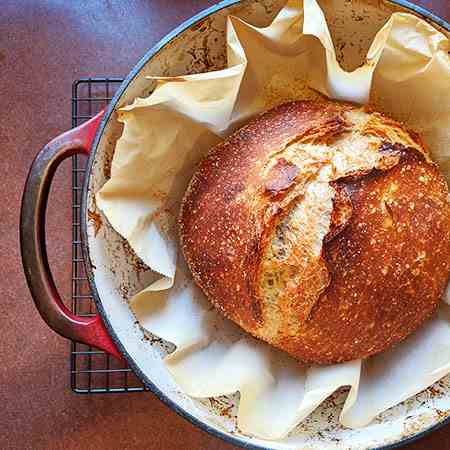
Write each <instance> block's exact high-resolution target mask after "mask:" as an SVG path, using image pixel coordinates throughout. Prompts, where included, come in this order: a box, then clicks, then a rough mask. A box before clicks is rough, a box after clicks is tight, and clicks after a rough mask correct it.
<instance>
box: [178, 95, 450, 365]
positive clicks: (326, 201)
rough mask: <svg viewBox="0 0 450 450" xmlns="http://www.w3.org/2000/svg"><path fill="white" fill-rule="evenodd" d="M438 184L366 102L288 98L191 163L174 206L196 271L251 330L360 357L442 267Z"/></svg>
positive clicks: (395, 337) (285, 345) (414, 303)
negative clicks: (195, 165) (181, 197)
mask: <svg viewBox="0 0 450 450" xmlns="http://www.w3.org/2000/svg"><path fill="white" fill-rule="evenodd" d="M447 195H448V193H447V187H446V184H445V181H444V180H443V178H442V176H441V174H440V173H439V170H438V169H437V167H436V166H435V165H434V164H433V163H432V162H431V161H430V159H429V156H428V154H427V152H426V150H425V149H424V146H423V145H422V143H421V142H420V139H418V137H417V135H415V134H413V133H409V132H407V131H406V130H404V129H403V128H402V127H401V126H400V124H398V123H397V122H395V121H393V120H391V119H389V118H386V117H384V116H382V115H381V114H378V113H376V112H368V111H364V110H363V109H361V108H356V107H354V106H351V105H348V104H343V103H337V102H323V103H319V102H293V103H288V104H284V105H281V106H279V107H277V108H275V109H273V110H271V111H268V112H266V113H264V114H263V115H261V116H259V117H257V118H256V119H254V120H253V121H251V122H250V123H249V124H248V125H247V126H245V127H243V128H241V129H240V130H238V131H237V132H236V133H235V134H233V135H232V136H231V137H230V138H229V139H227V140H226V141H224V142H222V143H220V144H219V145H217V146H216V147H215V148H214V149H212V151H211V152H210V154H209V155H208V156H207V157H206V158H205V159H204V160H203V161H202V162H201V163H200V165H199V168H198V170H197V172H196V173H195V175H194V177H193V178H192V180H191V183H190V185H189V188H188V190H187V192H186V195H185V198H184V201H183V204H182V208H181V213H180V239H181V244H182V249H183V252H184V255H185V257H186V260H187V263H188V265H189V267H190V269H191V272H192V274H193V276H194V279H195V280H196V282H197V283H198V284H199V285H200V287H201V288H202V289H203V291H204V292H205V294H206V295H207V297H208V298H209V299H210V301H211V302H212V303H213V304H214V306H215V307H216V308H218V309H219V310H220V311H222V312H223V313H224V314H225V315H226V316H227V317H229V318H230V319H232V320H233V321H235V322H236V323H238V324H239V325H240V326H241V327H242V328H243V329H245V330H246V331H248V332H250V333H251V334H253V335H254V336H256V337H259V338H261V339H264V340H266V341H267V342H269V343H271V344H272V345H275V346H277V347H279V348H281V349H283V350H285V351H287V352H289V353H290V354H291V355H293V356H295V357H297V358H299V359H301V360H304V361H310V362H315V363H332V362H338V361H345V360H350V359H355V358H361V357H366V356H369V355H371V354H374V353H377V352H380V351H382V350H384V349H385V348H387V347H388V346H390V345H392V344H394V343H395V342H398V341H399V340H401V339H403V338H404V337H406V336H407V335H408V334H410V333H411V332H412V331H414V329H416V328H417V326H418V325H420V323H421V322H422V321H423V320H424V319H425V318H426V317H427V316H429V315H430V314H431V312H432V311H433V310H434V309H435V308H436V305H437V303H438V301H439V299H440V297H441V295H442V292H443V290H444V288H445V286H446V283H447V280H448V274H449V270H450V263H449V261H450V206H449V202H448V199H447Z"/></svg>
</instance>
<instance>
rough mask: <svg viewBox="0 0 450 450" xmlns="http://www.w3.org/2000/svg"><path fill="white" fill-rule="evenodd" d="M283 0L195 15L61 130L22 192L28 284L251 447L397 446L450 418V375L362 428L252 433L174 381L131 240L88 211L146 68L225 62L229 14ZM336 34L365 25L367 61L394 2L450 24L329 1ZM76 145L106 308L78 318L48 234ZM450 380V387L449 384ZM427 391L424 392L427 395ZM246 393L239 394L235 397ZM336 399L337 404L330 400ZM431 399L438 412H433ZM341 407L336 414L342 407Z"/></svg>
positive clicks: (89, 264) (311, 426)
mask: <svg viewBox="0 0 450 450" xmlns="http://www.w3.org/2000/svg"><path fill="white" fill-rule="evenodd" d="M283 3H284V2H283V1H282V0H264V1H257V0H245V1H238V0H225V1H222V2H221V3H219V4H217V5H216V6H213V7H211V8H209V9H207V10H205V11H203V12H201V13H200V14H198V15H196V16H195V17H193V18H191V19H189V20H188V21H186V22H185V23H183V24H182V25H180V26H179V27H178V28H176V29H175V30H174V31H172V32H171V33H170V34H169V35H167V36H166V37H165V38H164V39H163V40H162V41H160V42H159V43H158V44H157V45H156V46H155V47H153V48H152V49H151V50H150V51H149V52H148V53H147V54H146V55H145V56H144V57H143V58H142V60H141V61H140V62H139V63H138V64H137V65H136V67H135V68H134V69H133V70H132V71H131V73H130V74H129V75H128V77H127V78H126V80H125V81H124V82H123V84H122V85H121V87H120V89H119V90H118V92H117V94H116V95H115V97H114V99H113V100H112V102H111V104H110V105H109V107H108V109H107V110H106V111H105V112H102V113H100V114H98V115H97V116H96V117H94V118H92V119H91V120H89V121H88V122H86V123H84V124H83V125H81V126H80V127H78V128H75V129H73V130H70V131H68V132H66V133H64V134H62V135H61V136H58V137H57V138H55V139H53V140H52V141H51V142H50V143H49V144H47V145H46V146H45V147H44V148H43V149H42V150H41V151H40V152H39V153H38V155H37V157H36V159H35V160H34V162H33V164H32V166H31V169H30V173H29V176H28V179H27V182H26V185H25V190H24V194H23V200H22V211H21V224H20V239H21V248H22V260H23V266H24V269H25V274H26V278H27V281H28V285H29V288H30V291H31V294H32V297H33V299H34V302H35V304H36V307H37V308H38V310H39V312H40V314H41V316H42V318H43V319H44V320H45V321H46V322H47V324H48V325H49V326H50V327H51V328H52V329H53V330H54V331H56V332H57V333H59V334H60V335H62V336H64V337H67V338H69V339H71V340H74V341H78V342H82V343H85V344H88V345H91V346H94V347H98V348H100V349H102V350H104V351H106V352H108V353H110V354H111V355H114V356H115V357H117V358H124V359H125V360H126V361H127V362H128V364H129V365H130V366H131V367H132V368H133V370H134V371H135V373H136V374H137V375H138V376H139V377H140V378H141V379H142V381H143V382H144V383H145V384H146V385H147V386H148V387H149V389H150V390H151V391H153V392H154V393H155V394H156V395H157V396H158V397H159V398H160V399H161V400H163V401H164V402H165V403H166V404H167V405H168V406H169V407H171V408H172V409H174V410H175V411H177V412H178V413H180V414H181V415H182V416H184V417H185V418H187V419H188V420H190V421H192V422H193V423H194V424H195V425H197V426H199V427H201V428H202V429H204V430H206V431H208V432H210V433H212V434H214V435H215V436H218V437H221V438H223V439H225V440H227V441H228V442H231V443H234V444H236V445H240V446H243V447H246V448H269V449H283V450H287V449H290V450H293V449H299V448H305V447H307V448H345V449H348V448H352V449H353V448H355V449H356V448H357V449H366V448H374V447H392V446H398V445H401V444H404V443H407V442H410V441H411V440H413V439H416V438H417V437H420V436H421V435H423V434H424V433H426V432H429V431H431V430H433V429H435V428H436V427H438V426H440V425H442V424H444V423H447V422H448V421H449V420H450V419H448V417H447V415H446V414H444V415H442V414H441V415H439V414H431V412H433V411H435V410H436V409H438V407H439V408H440V410H441V411H442V410H445V411H450V379H449V380H447V379H444V380H442V381H441V386H442V385H444V386H445V387H446V389H445V392H444V394H442V393H441V394H440V396H439V398H435V397H434V396H433V394H432V393H430V394H429V395H427V396H425V397H424V396H422V397H421V398H414V399H411V400H408V407H407V408H406V407H402V405H400V406H398V407H395V408H393V409H391V410H389V411H388V412H387V413H386V414H384V415H383V418H382V419H380V420H377V421H376V423H374V424H371V425H370V426H368V427H365V428H362V429H359V430H348V429H344V428H342V427H340V426H339V425H338V422H337V420H336V426H335V427H331V428H332V431H327V433H321V432H320V431H321V430H323V429H324V428H327V430H330V422H329V419H326V417H330V413H331V415H333V413H335V412H336V411H334V412H333V411H325V412H324V414H319V415H316V416H315V419H314V420H312V419H307V420H306V421H304V422H303V423H302V427H301V428H299V429H298V430H296V431H294V432H293V433H292V435H291V436H290V437H289V438H287V439H284V440H281V441H264V440H261V439H256V438H251V437H249V436H246V435H244V434H242V433H240V432H239V431H238V430H236V424H235V422H234V419H232V418H229V417H225V416H223V415H220V411H217V410H215V409H214V407H213V406H209V405H208V404H207V402H202V401H200V400H195V399H192V398H189V397H188V396H186V395H185V394H183V393H182V392H180V390H179V389H178V388H177V386H176V385H175V383H174V381H173V379H172V378H171V377H170V375H169V374H168V372H167V370H166V368H165V366H164V363H163V354H164V351H163V350H162V349H161V348H160V347H158V346H157V344H155V343H152V342H150V341H149V340H148V339H144V335H143V332H142V330H141V329H140V328H139V326H137V325H136V323H135V322H136V321H135V318H134V316H133V314H132V313H131V311H130V309H129V308H128V306H127V303H126V301H125V300H124V298H123V296H122V293H123V292H124V287H125V288H126V290H128V291H129V292H132V291H136V290H137V289H139V288H142V286H141V285H140V284H139V283H140V281H139V277H137V276H136V270H135V267H134V265H133V261H132V259H133V258H132V257H130V255H129V251H127V249H126V248H125V247H124V245H123V244H124V243H123V240H122V238H121V237H120V236H118V235H117V233H115V232H114V231H113V230H112V229H111V228H110V227H108V226H107V225H105V224H104V226H103V229H102V232H101V233H98V235H96V233H95V232H94V225H93V224H92V223H91V222H90V221H89V220H88V211H89V210H92V209H94V208H95V203H94V193H95V192H97V191H98V190H99V188H100V187H101V186H102V185H103V183H104V182H105V181H106V177H107V173H106V172H107V171H106V170H104V169H105V167H109V165H110V162H111V158H112V155H113V152H114V145H115V142H116V140H117V138H118V137H119V136H120V133H121V124H120V123H119V122H117V120H116V114H115V111H116V110H117V109H118V108H120V107H121V106H123V105H125V104H129V103H131V102H132V101H133V100H134V98H136V97H144V96H147V95H149V93H151V91H152V89H153V84H152V82H151V81H149V80H148V79H146V75H150V74H151V75H166V76H168V75H170V76H175V75H179V74H185V73H198V72H204V71H208V70H214V69H219V68H222V67H223V66H224V64H225V58H226V46H225V33H224V31H225V25H226V17H227V16H228V15H230V14H233V15H235V16H238V17H241V18H243V19H244V20H246V21H249V22H250V23H253V24H255V25H257V26H263V25H267V24H269V23H270V21H271V20H272V19H273V17H274V16H275V14H276V12H277V11H278V10H279V8H280V7H281V6H282V4H283ZM320 4H321V6H322V7H323V9H324V12H325V15H326V16H327V19H328V22H329V26H330V28H331V30H332V33H333V36H334V39H335V43H336V44H338V43H339V41H340V40H341V41H343V40H345V39H348V36H346V35H345V30H348V29H352V30H354V31H355V32H356V33H358V34H357V35H358V37H359V40H360V44H361V45H360V46H359V47H360V50H359V51H360V53H361V54H360V55H359V56H360V58H361V62H362V61H364V58H365V52H366V51H367V49H368V47H369V45H370V42H371V40H372V39H373V36H374V35H375V34H376V32H377V31H378V30H379V29H380V28H381V26H382V25H383V24H384V23H385V22H386V21H387V19H388V17H389V16H390V14H391V13H393V12H395V11H403V12H405V11H407V12H410V13H413V14H417V15H419V16H421V17H422V18H424V19H426V20H428V21H429V22H430V23H432V25H433V26H435V27H437V28H439V29H440V30H441V31H442V32H443V33H445V34H447V35H449V31H450V25H449V24H448V23H446V22H445V21H443V20H441V19H439V18H438V17H436V16H434V15H432V14H431V13H429V12H428V11H425V10H423V9H422V8H419V7H417V6H414V5H412V4H411V3H408V2H406V1H402V0H396V1H393V0H390V1H383V0H352V1H351V2H349V1H344V0H322V1H320ZM76 153H83V154H85V155H88V156H89V161H88V165H87V169H86V177H85V180H84V187H83V201H82V207H81V216H80V221H81V226H82V240H83V244H82V245H83V254H84V260H85V267H86V272H87V274H88V279H89V282H90V287H91V290H92V294H93V296H94V299H95V301H96V305H97V309H98V314H97V315H96V316H94V317H89V318H86V317H79V316H77V315H75V314H74V313H72V312H71V311H70V310H69V309H68V308H66V307H65V306H64V304H63V302H62V300H61V298H60V296H59V294H58V292H57V289H56V286H55V283H54V281H53V278H52V275H51V271H50V267H49V264H48V259H47V253H46V243H45V211H46V206H47V200H48V194H49V190H50V185H51V183H52V179H53V175H54V174H55V172H56V170H57V168H58V166H59V165H60V163H61V162H62V161H63V160H65V159H66V158H68V157H69V156H72V155H74V154H76ZM447 386H448V387H447ZM424 398H425V399H424ZM230 401H232V402H237V401H238V400H237V397H236V396H234V397H232V398H231V399H230ZM445 406H447V407H445ZM327 408H332V407H330V406H328V407H327ZM424 408H425V410H426V411H428V412H430V414H428V415H426V414H425V415H424V414H423V411H424ZM334 415H335V416H337V414H334Z"/></svg>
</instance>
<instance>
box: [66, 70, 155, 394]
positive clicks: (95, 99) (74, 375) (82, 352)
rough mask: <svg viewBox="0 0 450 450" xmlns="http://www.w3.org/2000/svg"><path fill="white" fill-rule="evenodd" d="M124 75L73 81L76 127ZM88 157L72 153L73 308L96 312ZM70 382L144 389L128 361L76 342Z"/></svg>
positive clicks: (102, 388) (92, 389)
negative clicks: (90, 273) (85, 231)
mask: <svg viewBox="0 0 450 450" xmlns="http://www.w3.org/2000/svg"><path fill="white" fill-rule="evenodd" d="M121 82H122V79H120V78H82V79H80V80H77V81H75V82H74V83H73V85H72V127H76V126H78V125H80V124H82V123H83V122H85V121H86V120H88V119H90V118H91V117H92V116H94V115H95V114H97V113H98V112H99V111H100V110H101V109H103V108H104V107H105V106H106V105H107V104H108V103H109V102H110V100H111V98H112V96H113V95H114V93H115V91H116V90H117V88H118V87H119V85H120V83H121ZM85 165H86V158H84V157H82V156H78V155H76V156H73V157H72V305H71V306H72V311H73V312H75V313H76V314H78V315H80V316H93V315H94V314H95V313H96V308H95V302H94V300H93V298H92V295H91V291H90V288H89V282H88V280H87V277H86V273H85V269H84V261H83V255H82V250H81V234H80V206H81V196H82V189H83V179H84V173H85ZM70 385H71V387H72V390H73V391H74V392H77V393H83V394H88V393H106V392H114V393H115V392H141V391H144V390H146V388H145V387H144V385H143V384H142V382H141V381H140V380H139V379H138V378H137V377H136V376H135V375H134V373H133V372H132V370H131V369H130V368H128V367H127V365H126V364H125V363H124V362H121V361H117V360H116V359H115V358H113V357H111V356H109V355H108V354H106V353H105V352H103V351H100V350H97V349H95V348H92V347H90V346H87V345H84V344H79V343H76V342H72V344H71V353H70Z"/></svg>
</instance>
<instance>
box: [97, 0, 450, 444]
mask: <svg viewBox="0 0 450 450" xmlns="http://www.w3.org/2000/svg"><path fill="white" fill-rule="evenodd" d="M448 50H449V43H448V40H447V38H446V37H445V36H444V35H443V34H442V33H440V32H439V31H437V30H436V29H434V28H433V27H432V26H431V25H429V24H428V23H427V22H425V21H423V20H420V19H419V18H417V17H415V16H413V15H410V14H406V13H395V14H393V15H392V16H391V18H390V20H389V21H388V22H387V23H386V24H385V25H384V27H383V28H382V29H381V30H380V31H379V32H378V34H377V35H376V37H375V39H374V41H373V43H372V45H371V47H370V49H369V51H368V54H367V60H366V64H365V65H363V66H361V67H359V68H358V69H356V70H355V71H354V72H345V71H344V70H343V69H342V68H341V67H340V66H339V64H338V62H337V59H336V54H335V51H334V46H333V42H332V39H331V35H330V33H329V30H328V27H327V23H326V19H325V17H324V15H323V12H322V10H321V9H320V7H319V5H318V4H317V2H316V0H304V1H303V3H302V2H301V1H300V0H290V1H288V3H287V4H286V6H285V7H284V8H283V9H282V10H281V11H280V13H279V14H278V15H277V17H276V18H275V19H274V21H273V23H272V24H271V25H270V26H268V27H266V28H256V27H254V26H252V25H250V24H247V23H245V22H243V21H241V20H240V19H238V18H235V17H229V18H228V23H227V57H228V67H227V68H226V69H224V70H220V71H215V72H209V73H202V74H196V75H185V76H181V77H174V78H171V77H167V78H156V80H157V87H156V89H155V91H154V92H153V93H152V94H151V95H150V96H149V97H147V98H137V99H136V100H135V101H134V103H133V104H132V105H129V106H126V107H124V108H122V109H120V110H119V111H118V120H120V121H121V122H123V124H124V129H123V134H122V136H121V138H120V139H119V140H118V142H117V145H116V149H115V154H114V158H113V162H112V170H111V178H110V180H109V181H108V182H107V183H106V184H105V185H104V186H103V188H102V189H101V190H100V191H99V192H98V193H97V195H96V201H97V206H98V207H99V208H100V209H101V210H102V211H103V213H104V214H105V216H106V217H107V219H108V220H109V222H110V224H111V225H112V226H113V227H114V228H115V230H116V231H117V232H119V233H120V234H121V235H122V236H123V237H124V238H126V239H127V240H128V242H129V243H130V245H131V247H132V248H133V249H134V251H135V252H136V253H137V254H138V255H139V256H140V257H141V259H142V260H143V261H144V262H145V263H146V264H147V265H148V266H149V267H150V268H151V269H152V270H153V271H155V272H157V273H159V274H160V275H161V277H160V279H159V280H158V281H156V282H155V283H153V284H151V285H150V286H148V287H147V288H146V289H144V290H143V291H142V292H140V293H138V294H137V295H135V296H134V297H133V298H131V299H130V302H129V304H130V307H131V308H132V310H133V312H134V314H135V315H136V318H137V320H138V321H139V322H140V325H141V326H142V327H143V328H144V329H145V330H148V331H151V332H152V333H154V334H156V335H158V336H160V337H161V338H163V339H165V340H167V341H170V342H172V343H174V344H175V345H176V350H175V352H174V353H172V354H170V355H169V356H168V357H167V358H166V360H165V362H166V365H167V368H168V370H169V371H170V372H171V374H172V375H173V377H174V378H175V380H176V382H177V383H178V385H179V386H180V388H181V389H182V390H183V391H184V392H186V393H187V394H189V395H191V396H193V397H210V396H217V395H224V394H229V393H233V392H236V391H239V392H240V405H239V413H238V427H239V428H240V429H241V430H242V431H243V432H245V433H247V434H250V435H254V436H258V437H260V438H264V439H281V438H283V437H285V436H286V435H287V434H288V433H289V431H291V430H292V429H293V428H294V427H295V426H296V425H297V424H298V423H299V422H300V421H301V420H302V419H304V418H305V417H306V416H307V415H308V414H309V413H311V411H313V410H314V409H315V408H316V407H317V406H318V405H319V404H320V403H321V402H322V401H323V400H324V399H326V398H327V397H328V396H329V395H330V394H331V393H333V392H334V391H335V390H336V389H338V388H339V387H341V386H350V387H351V389H350V391H349V394H348V396H347V399H346V402H345V404H344V407H343V410H342V413H341V416H340V421H341V423H342V424H343V425H344V426H347V427H362V426H365V425H367V424H368V423H370V421H371V420H372V419H373V418H374V417H375V416H376V415H377V414H379V413H380V412H382V411H384V410H386V409H387V408H389V407H391V406H393V405H395V404H397V403H399V402H401V401H403V400H404V399H406V398H408V397H410V396H412V395H414V394H416V393H418V392H419V391H421V390H423V389H424V388H426V387H428V386H430V385H431V384H433V383H434V382H435V381H437V380H438V379H439V378H441V377H443V376H444V375H446V374H448V373H449V372H450V315H449V314H450V308H449V307H448V306H447V304H446V303H445V302H443V303H442V306H441V307H440V310H439V312H438V314H437V315H436V316H435V317H434V318H433V319H432V320H430V321H428V322H427V323H426V324H425V325H424V326H422V327H421V328H420V330H419V331H418V332H416V333H415V334H413V335H412V336H411V337H409V338H408V339H407V340H406V341H404V342H403V343H401V344H399V345H397V346H396V347H394V348H393V349H391V350H388V351H386V352H384V353H382V354H380V355H377V356H375V357H372V358H370V359H368V360H366V361H352V362H348V363H345V364H338V365H333V366H324V367H314V366H309V367H307V366H304V365H301V364H300V363H299V362H297V361H295V360H293V359H291V358H290V357H288V356H287V355H285V354H284V353H282V352H280V351H278V350H275V349H272V348H270V347H269V346H268V345H266V344H264V343H261V342H258V341H256V340H255V339H253V338H252V337H250V336H248V335H247V334H245V333H244V332H243V331H241V330H240V329H238V328H237V327H236V326H235V325H234V324H232V323H230V322H229V321H227V320H226V319H223V318H222V317H221V316H220V315H219V314H218V313H217V312H216V311H215V310H213V309H212V308H211V306H210V304H209V303H208V302H207V301H206V300H205V298H204V296H203V294H202V293H201V292H200V290H199V289H198V288H197V287H196V286H195V285H194V284H193V282H192V279H191V277H190V275H189V271H188V269H187V267H186V266H185V263H184V261H183V257H182V255H180V252H179V251H178V239H177V234H176V225H175V221H176V217H177V214H178V208H179V205H180V201H181V199H182V196H183V194H184V191H185V189H186V187H187V184H188V182H189V179H190V177H191V176H192V174H193V172H194V170H195V166H196V164H197V163H198V161H199V160H200V159H201V157H202V156H203V155H205V154H206V152H208V150H209V149H210V148H211V147H212V146H213V145H214V144H216V143H217V142H219V141H220V140H221V139H224V138H225V137H226V136H228V135H229V134H230V133H231V132H232V131H233V130H234V129H236V128H237V127H238V126H239V125H241V124H242V123H244V122H245V121H246V120H248V119H249V118H250V117H252V116H254V115H255V114H257V113H259V112H261V111H263V110H266V109H269V108H271V107H273V106H275V105H276V104H280V103H283V102H285V101H288V100H293V99H311V98H317V97H318V96H319V94H318V92H319V93H321V94H323V95H326V96H328V97H330V98H334V99H340V100H348V101H353V102H356V103H361V104H363V103H368V102H369V101H370V103H371V104H373V105H374V106H375V107H376V108H377V109H378V110H380V111H383V112H385V113H387V114H389V115H391V116H392V117H394V118H395V119H397V120H400V121H403V122H404V123H405V124H406V126H408V127H410V128H412V129H414V130H415V131H417V132H419V133H420V134H421V135H422V137H423V140H424V141H425V143H426V145H428V147H429V149H430V150H431V153H432V156H433V158H434V159H435V161H437V162H438V163H439V164H440V166H441V169H442V170H443V172H444V174H445V176H446V178H447V180H450V62H449V56H448ZM444 300H446V301H447V303H449V304H450V301H448V300H447V299H444Z"/></svg>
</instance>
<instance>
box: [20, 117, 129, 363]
mask: <svg viewBox="0 0 450 450" xmlns="http://www.w3.org/2000/svg"><path fill="white" fill-rule="evenodd" d="M102 117H103V111H101V112H100V113H98V114H97V115H96V116H94V117H93V118H92V119H90V120H89V121H87V122H85V123H83V124H82V125H80V126H79V127H77V128H74V129H72V130H69V131H67V132H66V133H63V134H61V135H60V136H58V137H56V138H55V139H53V140H52V141H51V142H49V143H48V144H47V145H46V146H45V147H44V148H43V149H42V150H41V151H40V152H39V153H38V154H37V156H36V158H35V160H34V161H33V164H32V166H31V169H30V172H29V174H28V178H27V181H26V183H25V189H24V192H23V197H22V207H21V213H20V247H21V252H22V264H23V268H24V271H25V276H26V279H27V282H28V287H29V289H30V291H31V296H32V297H33V300H34V303H35V305H36V307H37V309H38V311H39V313H40V314H41V317H42V318H43V319H44V321H45V322H46V323H47V325H48V326H49V327H50V328H51V329H53V330H54V331H56V332H57V333H58V334H60V335H61V336H63V337H66V338H69V339H71V340H73V341H77V342H81V343H83V344H87V345H91V346H93V347H97V348H99V349H101V350H104V351H105V352H107V353H109V354H111V355H113V356H115V357H117V358H120V359H122V357H121V355H120V353H119V351H118V350H117V347H116V346H115V344H114V342H113V341H112V339H111V337H110V336H109V334H108V332H107V330H106V328H105V325H104V324H103V321H102V319H101V317H100V315H99V314H97V315H95V316H93V317H80V316H77V315H75V314H74V313H72V312H71V311H70V310H69V309H68V308H67V307H66V306H65V305H64V303H63V302H62V300H61V297H60V296H59V294H58V291H57V289H56V286H55V282H54V280H53V277H52V274H51V271H50V267H49V264H48V258H47V249H46V242H45V212H46V209H47V201H48V194H49V191H50V185H51V183H52V180H53V176H54V174H55V172H56V169H57V168H58V166H59V165H60V164H61V162H62V161H63V160H65V159H66V158H68V157H70V156H72V155H75V154H77V153H82V154H86V155H87V154H89V151H90V149H91V145H92V142H93V140H94V137H95V133H96V131H97V128H98V126H99V124H100V121H101V119H102Z"/></svg>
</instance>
